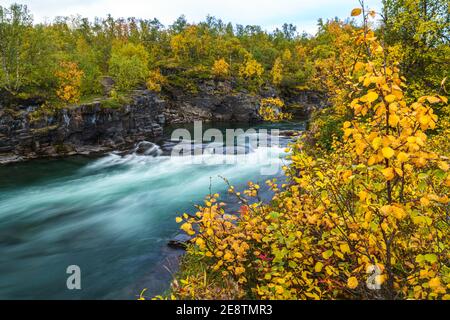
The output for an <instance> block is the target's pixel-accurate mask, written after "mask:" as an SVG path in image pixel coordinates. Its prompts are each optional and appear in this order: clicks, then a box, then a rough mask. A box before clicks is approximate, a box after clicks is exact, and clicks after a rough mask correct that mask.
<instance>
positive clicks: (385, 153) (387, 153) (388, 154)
mask: <svg viewBox="0 0 450 320" xmlns="http://www.w3.org/2000/svg"><path fill="white" fill-rule="evenodd" d="M382 152H383V156H384V157H385V158H386V159H390V158H392V157H393V156H394V155H395V151H394V150H392V149H391V148H389V147H385V148H383V150H382Z"/></svg>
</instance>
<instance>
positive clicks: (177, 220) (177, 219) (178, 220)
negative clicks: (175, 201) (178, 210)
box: [175, 217, 183, 223]
mask: <svg viewBox="0 0 450 320" xmlns="http://www.w3.org/2000/svg"><path fill="white" fill-rule="evenodd" d="M175 221H176V222H177V223H181V222H183V219H182V218H180V217H177V218H176V219H175Z"/></svg>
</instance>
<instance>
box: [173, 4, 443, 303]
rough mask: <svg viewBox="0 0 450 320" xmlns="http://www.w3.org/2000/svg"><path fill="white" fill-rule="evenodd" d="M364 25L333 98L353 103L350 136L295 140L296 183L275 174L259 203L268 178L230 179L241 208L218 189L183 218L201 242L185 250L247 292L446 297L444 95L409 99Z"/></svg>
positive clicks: (291, 171) (292, 174)
mask: <svg viewBox="0 0 450 320" xmlns="http://www.w3.org/2000/svg"><path fill="white" fill-rule="evenodd" d="M360 13H361V12H359V11H358V12H353V15H354V16H357V15H359V14H360ZM369 16H371V14H369ZM364 19H367V17H364ZM366 22H367V21H366ZM367 25H368V24H367V23H365V24H364V26H365V29H363V30H359V31H358V32H356V33H355V34H354V35H353V40H352V41H353V47H352V51H355V52H364V55H362V56H359V57H357V59H356V60H354V61H353V64H354V66H356V64H357V68H347V67H345V68H340V70H346V71H347V72H348V73H347V82H348V84H347V85H345V86H344V87H343V88H341V89H340V90H342V92H341V93H340V94H339V97H340V98H341V99H342V100H341V101H342V103H343V105H339V106H336V107H337V108H339V107H341V108H343V109H344V108H345V109H348V110H349V111H350V112H351V121H347V122H345V123H344V124H343V128H342V130H343V132H344V136H343V139H342V140H341V141H339V140H336V141H334V143H333V146H332V150H331V151H330V152H324V151H323V150H320V149H318V148H312V147H311V146H310V147H309V148H308V147H307V146H306V145H305V140H304V139H298V140H296V141H295V142H293V143H292V145H291V146H290V155H289V156H288V160H289V161H290V165H289V166H288V167H286V175H287V179H288V183H286V184H284V185H282V186H279V185H278V184H277V183H276V180H269V181H267V186H268V187H269V188H270V189H271V190H272V191H274V193H275V195H274V197H273V198H272V201H271V202H270V203H268V204H266V203H263V202H261V201H260V200H259V192H260V186H257V185H255V184H253V183H250V184H249V188H248V189H247V190H245V191H244V192H243V193H242V194H241V193H239V192H236V191H235V189H234V187H231V186H230V193H232V194H233V195H235V196H236V197H237V199H238V200H239V201H240V203H242V207H241V209H240V210H239V211H238V212H235V213H234V214H229V213H225V210H224V206H223V205H222V204H218V203H217V201H212V200H213V199H214V200H216V199H217V198H218V197H217V195H214V196H210V197H208V198H207V202H208V203H210V204H211V205H207V206H205V207H202V206H199V207H198V213H197V214H196V215H195V216H194V217H190V216H184V217H183V221H184V222H185V224H184V225H183V226H182V228H183V229H184V230H185V231H187V232H188V233H189V234H192V233H193V232H194V231H193V230H195V232H194V234H195V237H196V238H197V239H198V238H201V239H202V241H199V242H198V241H196V244H195V245H192V246H190V247H189V251H188V255H192V256H199V257H202V258H203V260H202V261H203V263H204V265H205V268H207V269H208V271H209V272H210V273H211V274H214V275H216V276H219V277H220V276H222V277H225V278H227V277H231V278H232V279H233V280H234V281H235V282H236V283H237V285H238V286H239V288H240V289H241V290H242V291H243V292H245V296H246V297H255V298H257V299H345V298H352V299H355V298H356V299H380V298H381V299H383V298H384V299H386V298H387V299H448V297H449V295H448V293H447V292H448V288H449V286H450V267H449V265H448V261H449V254H448V247H449V245H450V237H449V231H450V230H449V229H450V228H449V224H448V204H449V198H448V194H449V191H450V190H449V188H450V176H449V159H448V158H447V157H445V156H442V155H440V154H439V153H438V152H436V151H434V150H433V149H432V148H435V149H436V150H439V148H437V147H436V145H437V143H439V141H441V140H437V141H438V142H436V141H434V139H430V138H429V137H428V135H427V134H428V133H429V132H430V130H433V129H435V128H438V129H439V130H441V128H440V127H439V125H438V118H437V116H436V115H435V114H434V111H433V109H432V107H431V105H434V104H445V105H446V104H447V103H448V102H447V100H446V99H443V98H442V97H440V96H434V95H432V96H424V97H422V98H419V99H417V101H413V102H411V101H407V100H406V98H405V94H404V92H403V90H404V88H407V84H406V82H405V80H404V78H402V77H401V75H400V70H399V68H398V64H397V63H390V64H387V65H383V63H384V62H385V61H390V60H389V59H388V60H386V59H384V58H385V57H384V55H385V54H386V51H385V50H384V49H383V48H382V47H381V45H380V44H379V43H378V41H377V39H376V37H375V35H374V33H373V32H372V31H371V30H369V29H367V27H366V26H367ZM380 48H381V49H380ZM358 49H361V50H358ZM367 49H369V50H367ZM349 54H350V55H351V56H352V57H355V56H354V54H353V52H351V53H349ZM345 61H347V60H345ZM345 63H347V62H345ZM367 79H369V80H367ZM348 97H351V99H352V100H351V101H348ZM394 97H395V98H394ZM266 103H267V102H266ZM270 104H273V105H274V106H275V107H278V108H280V107H281V106H282V102H281V101H278V100H276V99H274V100H273V101H270ZM390 119H394V120H395V121H393V120H390ZM394 123H395V125H393V124H394ZM444 140H448V136H447V137H446V138H444ZM441 142H442V141H441ZM444 142H445V141H444ZM447 143H448V142H447ZM446 152H448V150H446ZM368 270H375V274H374V277H373V281H374V285H375V287H371V286H369V282H370V281H369V280H370V279H371V278H372V277H371V274H368V273H367V272H368ZM366 284H367V285H366ZM177 294H178V292H177V291H176V290H175V295H177ZM180 297H183V295H182V294H180Z"/></svg>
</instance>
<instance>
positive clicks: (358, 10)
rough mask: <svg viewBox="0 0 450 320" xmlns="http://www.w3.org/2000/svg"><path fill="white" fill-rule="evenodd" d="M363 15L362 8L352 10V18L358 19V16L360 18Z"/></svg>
mask: <svg viewBox="0 0 450 320" xmlns="http://www.w3.org/2000/svg"><path fill="white" fill-rule="evenodd" d="M361 13H362V9H361V8H355V9H353V10H352V13H351V15H352V17H357V16H359V15H360V14H361Z"/></svg>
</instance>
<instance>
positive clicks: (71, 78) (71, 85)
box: [55, 61, 84, 103]
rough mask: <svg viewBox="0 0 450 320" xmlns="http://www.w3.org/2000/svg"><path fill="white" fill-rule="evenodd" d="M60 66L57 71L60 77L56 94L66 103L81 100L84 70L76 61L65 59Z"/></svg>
mask: <svg viewBox="0 0 450 320" xmlns="http://www.w3.org/2000/svg"><path fill="white" fill-rule="evenodd" d="M59 66H60V68H59V69H58V71H56V73H55V76H56V78H57V79H58V89H57V90H56V95H57V96H58V98H59V99H61V100H62V101H64V102H66V103H76V102H78V101H79V100H80V95H81V81H82V79H83V75H84V72H83V71H82V70H80V69H79V68H78V65H77V64H76V63H74V62H67V61H63V62H61V63H60V65H59Z"/></svg>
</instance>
